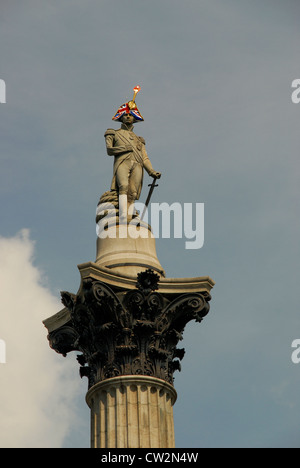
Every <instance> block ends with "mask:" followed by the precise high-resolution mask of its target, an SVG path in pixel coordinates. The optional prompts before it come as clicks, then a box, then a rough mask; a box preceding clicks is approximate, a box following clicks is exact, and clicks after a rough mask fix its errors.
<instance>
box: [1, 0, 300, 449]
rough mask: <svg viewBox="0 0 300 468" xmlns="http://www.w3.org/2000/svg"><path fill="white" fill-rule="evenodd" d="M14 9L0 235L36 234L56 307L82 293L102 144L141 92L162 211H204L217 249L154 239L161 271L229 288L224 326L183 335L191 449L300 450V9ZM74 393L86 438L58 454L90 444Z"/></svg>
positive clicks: (182, 440) (201, 0)
mask: <svg viewBox="0 0 300 468" xmlns="http://www.w3.org/2000/svg"><path fill="white" fill-rule="evenodd" d="M0 9H1V15H0V50H1V64H0V79H4V80H5V82H6V86H7V103H6V104H3V105H2V104H1V105H0V114H1V141H0V158H1V173H0V197H1V201H2V202H1V207H0V217H1V218H0V219H1V220H2V221H1V224H0V236H3V237H13V236H15V235H16V233H17V232H19V231H20V230H21V229H23V228H28V229H29V230H30V233H31V234H30V236H31V238H32V239H33V240H34V241H35V263H36V264H37V265H38V267H39V268H40V269H41V270H42V271H43V272H44V273H45V275H46V276H47V277H48V283H47V285H48V288H49V290H50V291H51V292H52V294H54V295H56V296H57V297H59V290H60V289H63V290H69V291H71V292H74V293H75V292H77V289H78V287H79V274H78V271H77V268H76V265H77V264H79V263H83V262H85V261H90V260H92V261H93V260H94V259H95V251H96V231H95V224H94V218H95V209H96V204H97V201H98V198H99V196H100V195H101V194H102V193H103V192H104V191H105V190H107V189H108V188H109V185H110V181H111V175H112V160H111V159H110V158H108V157H107V156H106V153H105V146H104V138H103V135H104V132H105V130H106V129H107V128H108V127H113V128H118V125H116V124H115V123H114V122H112V120H111V118H112V116H113V115H114V113H115V112H116V110H117V108H118V107H119V105H121V104H122V103H123V102H125V101H126V100H127V99H130V98H131V97H132V94H133V93H132V88H133V86H135V85H137V84H139V85H140V86H141V88H142V90H141V92H140V93H139V95H138V97H137V103H138V107H139V109H140V111H141V113H142V115H143V116H144V118H145V122H143V123H139V124H136V126H135V131H136V133H137V134H139V135H141V136H143V137H144V138H145V139H146V144H147V150H148V153H149V156H150V158H151V161H152V163H153V166H154V167H155V169H156V170H159V171H161V172H162V174H163V176H162V179H161V181H160V184H159V188H158V189H156V192H155V194H154V199H153V201H156V202H163V201H166V202H169V203H172V202H174V201H179V202H193V203H196V202H199V203H205V244H204V247H203V248H202V249H200V250H198V251H189V250H185V248H184V244H185V239H182V240H174V239H171V240H165V239H158V240H157V251H158V256H159V260H160V262H161V264H162V265H163V266H164V268H165V270H166V273H167V275H168V276H169V277H184V276H187V277H193V276H205V275H210V276H211V277H212V278H213V279H214V280H215V281H216V286H215V288H214V290H213V292H212V297H213V299H212V303H211V312H210V314H209V315H208V316H207V317H206V319H205V320H204V322H203V323H202V324H201V325H198V324H197V325H196V324H192V325H190V326H188V328H187V330H186V332H185V336H184V342H183V346H184V347H185V348H186V356H185V358H184V360H183V362H182V372H181V373H177V374H176V379H175V387H176V389H177V391H178V401H177V403H176V405H175V408H174V413H175V434H176V441H177V446H178V447H218V446H224V447H230V446H233V447H241V446H260V447H263V446H272V447H276V446H286V447H299V438H300V434H299V432H300V431H299V416H298V415H299V409H300V408H299V401H298V389H299V384H300V382H299V379H300V365H299V366H296V365H294V364H292V362H291V352H292V350H291V343H292V341H293V340H294V339H296V338H300V319H299V318H300V316H299V305H298V303H299V300H298V288H299V287H298V282H299V279H300V278H299V253H300V252H299V238H300V224H299V190H300V189H299V187H300V184H299V172H300V171H299V167H300V165H299V140H300V137H299V118H300V104H299V105H295V104H292V101H291V93H292V89H291V83H292V81H293V80H294V79H296V78H300V65H299V64H300V61H299V59H300V53H299V52H300V51H299V44H300V33H299V16H300V4H299V2H298V1H292V0H287V1H284V2H283V1H271V0H260V1H258V0H254V1H251V2H249V1H241V0H239V1H237V0H225V1H224V0H222V1H221V0H187V1H186V2H179V1H177V0H159V1H157V0H154V1H151V2H146V1H136V0H131V1H129V0H122V1H120V0H113V1H111V0H110V1H108V0H107V1H106V0H102V1H95V0H86V1H84V2H82V1H78V0H72V1H70V0H64V1H63V2H61V1H58V0H51V1H50V0H49V1H46V0H39V1H37V0H36V1H33V0H24V1H22V2H17V1H15V0H10V1H2V5H1V7H0ZM147 182H148V178H147V177H146V178H145V186H144V189H143V194H142V197H141V200H142V201H144V200H145V198H146V189H147ZM55 312H56V310H53V313H55ZM1 314H6V312H5V311H2V312H1ZM10 314H13V311H10ZM42 318H44V317H42ZM0 338H3V337H2V336H1V330H0ZM45 346H47V342H46V340H45ZM55 359H57V360H61V359H62V358H61V357H60V356H57V357H56V356H55ZM73 360H74V361H75V357H74V356H70V357H68V359H67V360H66V361H65V362H66V365H68V366H69V365H71V366H74V373H76V372H77V371H78V370H77V366H76V363H74V364H69V362H71V361H73ZM6 365H7V366H8V365H9V363H7V364H6ZM0 372H1V368H0ZM0 375H1V374H0ZM78 388H79V389H80V392H81V394H80V396H79V397H78V399H77V400H74V406H75V407H77V413H78V418H79V419H81V420H82V424H81V425H79V426H78V428H76V427H72V428H71V429H70V432H69V434H68V436H67V437H66V438H65V439H64V440H63V441H62V443H61V444H62V446H76V445H78V444H79V445H80V444H81V445H82V446H88V444H89V441H88V435H89V434H88V432H89V420H88V419H89V415H88V410H87V408H86V404H85V401H84V394H85V391H86V382H85V381H80V380H79V377H78ZM66 391H67V389H66ZM7 404H10V402H9V401H8V402H7ZM53 428H55V421H53ZM0 439H1V436H0ZM32 443H33V444H34V441H33V442H32Z"/></svg>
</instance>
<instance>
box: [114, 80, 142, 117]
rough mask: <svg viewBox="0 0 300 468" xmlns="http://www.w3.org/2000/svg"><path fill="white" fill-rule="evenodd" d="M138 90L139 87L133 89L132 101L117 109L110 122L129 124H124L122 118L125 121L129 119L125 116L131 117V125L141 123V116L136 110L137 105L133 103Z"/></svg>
mask: <svg viewBox="0 0 300 468" xmlns="http://www.w3.org/2000/svg"><path fill="white" fill-rule="evenodd" d="M140 90H141V88H140V86H136V87H135V88H133V91H134V96H133V99H132V101H128V102H126V103H125V104H123V105H122V106H121V107H119V109H118V110H117V112H116V114H115V115H114V116H113V118H112V120H117V121H118V122H123V123H129V122H124V121H123V117H124V118H125V119H127V118H128V119H129V117H127V116H131V117H132V118H133V121H132V122H131V123H134V122H143V120H144V119H143V117H142V115H141V114H140V111H139V110H138V108H137V105H136V103H135V97H136V95H137V93H138V92H139V91H140ZM130 120H131V119H130Z"/></svg>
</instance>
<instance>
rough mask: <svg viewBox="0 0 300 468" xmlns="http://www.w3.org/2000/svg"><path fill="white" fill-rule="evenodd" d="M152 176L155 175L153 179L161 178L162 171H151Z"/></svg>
mask: <svg viewBox="0 0 300 468" xmlns="http://www.w3.org/2000/svg"><path fill="white" fill-rule="evenodd" d="M151 177H153V179H160V178H161V172H156V171H153V172H152V173H151Z"/></svg>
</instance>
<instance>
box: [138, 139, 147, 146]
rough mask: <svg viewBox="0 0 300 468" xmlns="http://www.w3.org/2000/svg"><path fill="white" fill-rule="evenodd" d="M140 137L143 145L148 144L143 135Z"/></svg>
mask: <svg viewBox="0 0 300 468" xmlns="http://www.w3.org/2000/svg"><path fill="white" fill-rule="evenodd" d="M138 139H139V140H140V142H141V143H143V145H146V141H145V138H143V137H138Z"/></svg>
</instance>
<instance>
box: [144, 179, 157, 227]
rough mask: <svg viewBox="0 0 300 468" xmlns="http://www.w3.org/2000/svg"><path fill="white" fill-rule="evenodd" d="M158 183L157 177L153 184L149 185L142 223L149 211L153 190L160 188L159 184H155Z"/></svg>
mask: <svg viewBox="0 0 300 468" xmlns="http://www.w3.org/2000/svg"><path fill="white" fill-rule="evenodd" d="M156 181H157V177H154V178H153V182H152V184H149V185H148V187H150V190H149V193H148V197H147V200H146V203H145V206H144V209H143V213H142V216H141V221H142V220H143V217H144V215H145V213H146V210H147V208H148V205H149V203H150V199H151V196H152V193H153V190H154V189H155V187H158V184H156V183H155V182H156Z"/></svg>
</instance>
